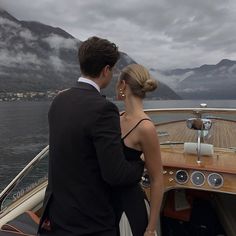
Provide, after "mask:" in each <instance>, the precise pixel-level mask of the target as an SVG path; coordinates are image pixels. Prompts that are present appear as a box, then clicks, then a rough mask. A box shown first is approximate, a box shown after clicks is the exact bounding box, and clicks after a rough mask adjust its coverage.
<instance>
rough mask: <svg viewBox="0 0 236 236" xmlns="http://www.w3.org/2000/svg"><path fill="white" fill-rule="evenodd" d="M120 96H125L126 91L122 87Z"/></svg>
mask: <svg viewBox="0 0 236 236" xmlns="http://www.w3.org/2000/svg"><path fill="white" fill-rule="evenodd" d="M120 96H121V97H122V98H125V93H124V92H123V90H122V89H120Z"/></svg>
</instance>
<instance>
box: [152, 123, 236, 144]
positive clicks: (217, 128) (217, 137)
mask: <svg viewBox="0 0 236 236" xmlns="http://www.w3.org/2000/svg"><path fill="white" fill-rule="evenodd" d="M212 123H213V124H212V128H211V130H210V131H209V137H208V138H206V141H205V142H206V143H210V144H213V145H214V146H215V147H220V148H225V147H236V122H235V121H228V120H219V119H212ZM157 130H158V132H167V133H168V134H169V135H168V136H161V137H159V139H160V142H165V141H174V142H196V141H197V131H195V130H190V129H189V128H187V127H186V122H185V121H178V122H170V123H166V124H160V125H157Z"/></svg>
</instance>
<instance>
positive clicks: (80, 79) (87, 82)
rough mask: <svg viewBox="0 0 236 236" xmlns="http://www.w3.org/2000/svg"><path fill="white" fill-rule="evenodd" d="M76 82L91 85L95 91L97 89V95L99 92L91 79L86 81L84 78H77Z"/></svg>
mask: <svg viewBox="0 0 236 236" xmlns="http://www.w3.org/2000/svg"><path fill="white" fill-rule="evenodd" d="M78 82H83V83H86V84H90V85H92V86H93V87H94V88H95V89H97V91H98V92H99V93H100V91H101V90H100V88H99V86H98V85H97V84H96V83H95V82H94V81H92V80H91V79H86V78H84V77H79V79H78Z"/></svg>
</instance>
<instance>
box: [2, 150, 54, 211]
mask: <svg viewBox="0 0 236 236" xmlns="http://www.w3.org/2000/svg"><path fill="white" fill-rule="evenodd" d="M48 151H49V146H46V147H45V148H44V149H43V150H42V151H41V152H40V153H39V154H37V155H36V156H35V157H34V158H33V159H32V160H31V161H30V162H29V163H28V164H27V165H26V166H25V167H24V169H23V170H22V171H20V173H19V174H18V175H17V176H16V177H15V178H14V179H13V180H12V181H11V182H10V183H9V184H8V185H7V187H6V188H5V189H4V190H3V191H2V192H1V193H0V210H2V203H3V201H4V199H5V198H6V197H7V196H8V195H9V193H10V192H11V191H12V190H13V189H14V187H15V186H17V185H18V183H19V182H20V181H21V180H22V179H23V178H24V177H25V176H26V175H27V174H28V173H29V172H30V171H31V170H32V168H34V167H35V166H36V165H37V164H38V163H39V162H40V161H41V160H42V159H43V158H44V157H45V156H46V155H47V154H48Z"/></svg>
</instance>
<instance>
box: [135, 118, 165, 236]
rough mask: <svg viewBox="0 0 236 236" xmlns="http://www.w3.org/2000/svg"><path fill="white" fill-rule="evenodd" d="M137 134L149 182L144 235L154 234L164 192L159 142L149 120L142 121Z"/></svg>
mask: <svg viewBox="0 0 236 236" xmlns="http://www.w3.org/2000/svg"><path fill="white" fill-rule="evenodd" d="M139 135H140V136H139V137H140V144H141V147H142V151H143V153H144V157H145V165H146V168H147V171H148V173H149V177H150V184H151V185H150V190H151V192H150V217H149V221H148V225H147V231H146V233H145V235H154V234H153V233H152V232H153V231H155V230H156V227H157V222H158V217H159V214H160V208H161V203H162V197H163V192H164V191H163V190H164V185H163V172H162V161H161V152H160V144H159V140H158V136H157V133H156V128H155V126H154V125H153V124H152V123H151V122H143V125H142V126H141V127H140V133H139ZM148 232H149V233H148Z"/></svg>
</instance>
